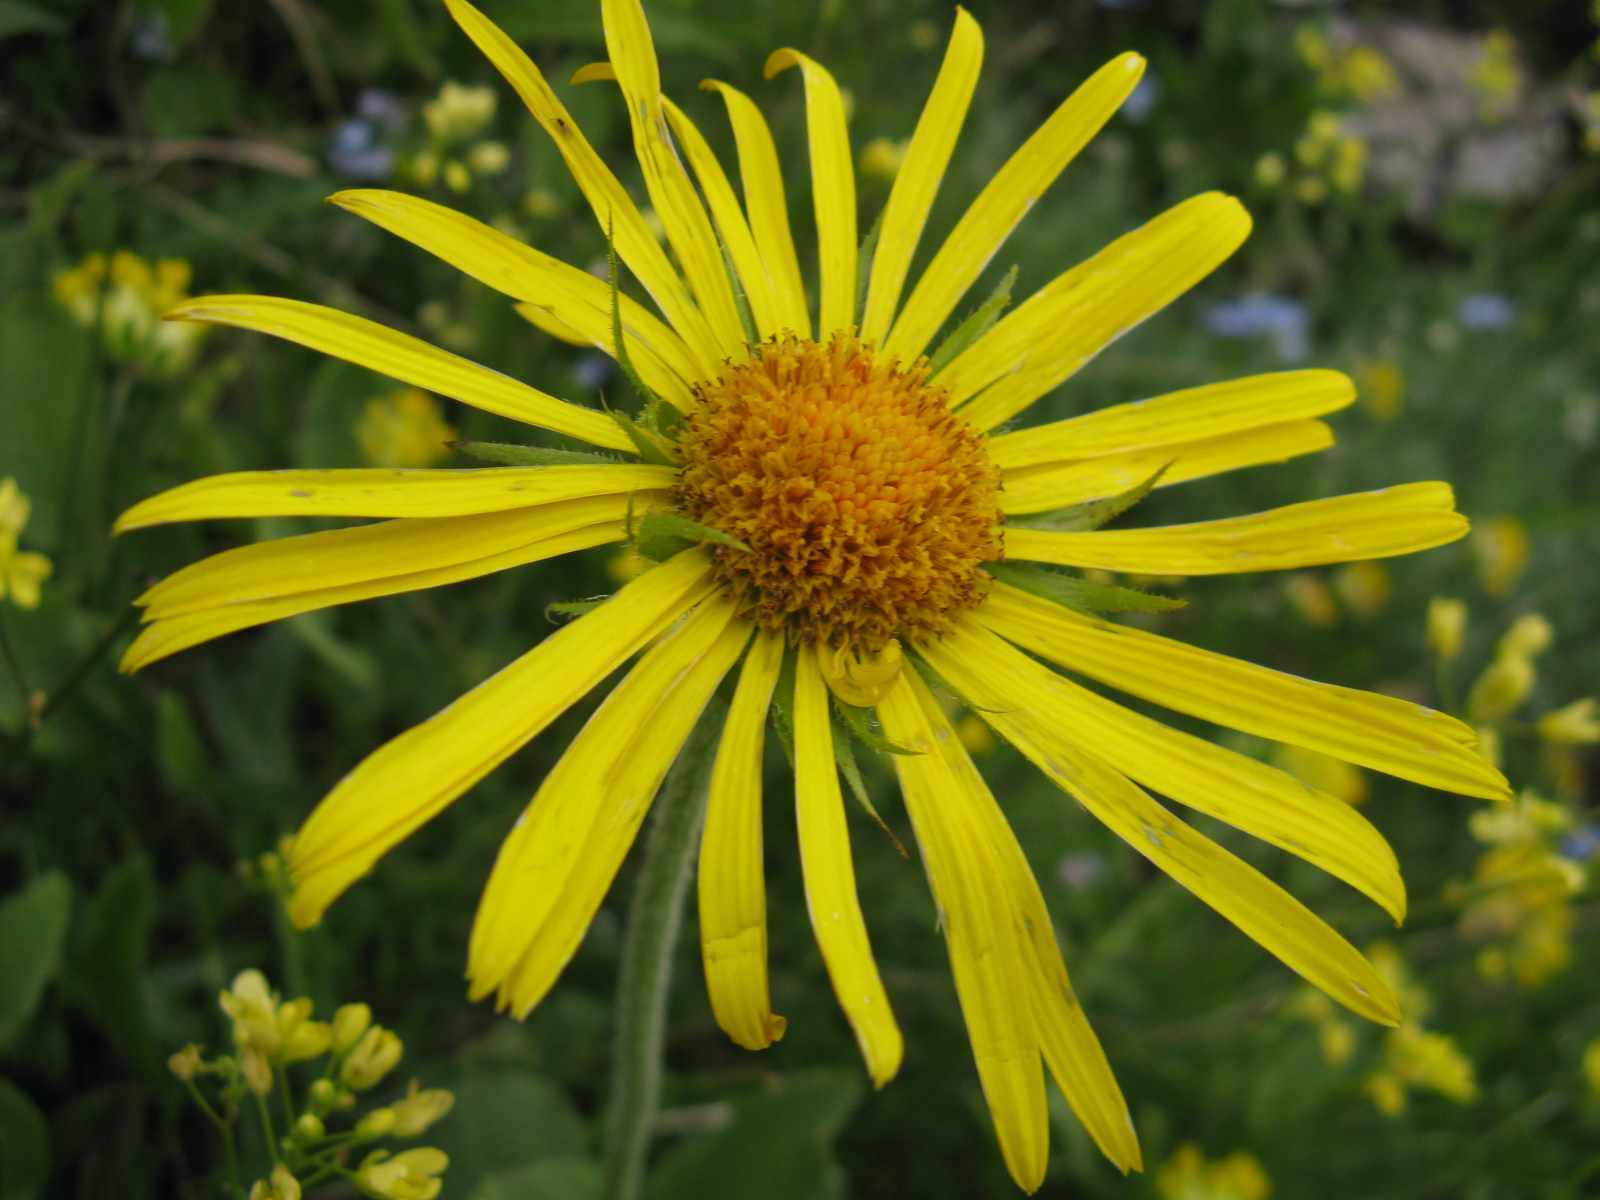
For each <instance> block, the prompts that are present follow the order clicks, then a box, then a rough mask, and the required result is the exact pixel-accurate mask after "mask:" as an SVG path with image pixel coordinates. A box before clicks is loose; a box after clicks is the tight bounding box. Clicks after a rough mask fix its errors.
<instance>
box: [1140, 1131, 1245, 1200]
mask: <svg viewBox="0 0 1600 1200" xmlns="http://www.w3.org/2000/svg"><path fill="white" fill-rule="evenodd" d="M1156 1192H1157V1194H1158V1195H1160V1196H1161V1197H1162V1200H1266V1198H1267V1197H1268V1196H1270V1195H1271V1194H1272V1181H1271V1180H1270V1179H1268V1178H1267V1172H1266V1170H1265V1168H1263V1167H1262V1165H1261V1163H1260V1161H1259V1160H1258V1159H1257V1158H1256V1157H1255V1156H1254V1155H1252V1154H1247V1153H1245V1152H1244V1151H1243V1150H1235V1151H1234V1152H1233V1153H1232V1154H1229V1155H1226V1156H1225V1157H1223V1158H1219V1159H1216V1160H1215V1161H1211V1162H1208V1161H1207V1160H1206V1156H1205V1154H1204V1153H1203V1152H1202V1151H1201V1149H1200V1147H1199V1146H1197V1145H1195V1144H1194V1143H1193V1142H1184V1143H1183V1144H1181V1145H1180V1146H1178V1148H1177V1149H1176V1150H1174V1151H1173V1152H1172V1157H1171V1158H1169V1159H1167V1161H1166V1162H1165V1163H1163V1164H1162V1166H1161V1169H1160V1170H1159V1171H1157V1172H1156Z"/></svg>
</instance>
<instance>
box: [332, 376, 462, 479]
mask: <svg viewBox="0 0 1600 1200" xmlns="http://www.w3.org/2000/svg"><path fill="white" fill-rule="evenodd" d="M356 440H357V441H359V442H360V443H361V451H362V453H363V454H365V455H366V457H367V461H368V462H369V463H371V464H372V465H373V466H375V467H431V466H432V465H433V464H434V463H436V462H438V461H439V460H440V459H442V458H444V457H445V456H446V455H447V454H449V453H450V443H451V442H453V441H455V440H456V431H455V427H454V426H452V425H451V424H450V423H449V422H448V421H446V420H445V419H444V415H443V414H442V413H441V412H440V410H439V402H438V401H437V400H435V399H434V398H433V397H432V396H430V395H429V394H428V393H427V392H424V391H421V390H419V389H417V388H402V389H400V390H399V391H396V392H385V393H384V394H383V395H381V396H374V397H373V398H372V399H370V400H368V401H367V405H366V408H365V409H363V410H362V413H361V419H360V421H359V422H358V423H357V424H356Z"/></svg>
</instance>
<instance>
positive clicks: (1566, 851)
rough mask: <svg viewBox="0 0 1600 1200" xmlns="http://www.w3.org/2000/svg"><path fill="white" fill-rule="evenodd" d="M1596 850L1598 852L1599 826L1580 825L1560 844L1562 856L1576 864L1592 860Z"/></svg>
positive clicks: (1599, 842) (1599, 840) (1599, 845)
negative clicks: (1587, 859)
mask: <svg viewBox="0 0 1600 1200" xmlns="http://www.w3.org/2000/svg"><path fill="white" fill-rule="evenodd" d="M1597 850H1600V826H1597V825H1580V826H1579V827H1578V828H1577V829H1574V830H1573V831H1572V832H1571V833H1569V834H1567V836H1566V839H1565V840H1564V841H1563V842H1562V843H1561V853H1562V855H1563V856H1564V857H1566V858H1570V859H1573V860H1575V861H1577V862H1582V861H1583V860H1584V859H1586V858H1593V857H1594V855H1595V852H1596V851H1597Z"/></svg>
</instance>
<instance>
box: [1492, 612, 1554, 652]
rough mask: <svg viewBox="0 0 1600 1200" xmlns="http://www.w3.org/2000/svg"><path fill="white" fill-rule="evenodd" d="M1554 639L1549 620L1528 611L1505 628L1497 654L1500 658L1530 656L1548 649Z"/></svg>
mask: <svg viewBox="0 0 1600 1200" xmlns="http://www.w3.org/2000/svg"><path fill="white" fill-rule="evenodd" d="M1554 640H1555V630H1554V629H1552V628H1550V622H1549V621H1547V620H1545V619H1544V618H1543V617H1541V616H1540V615H1539V614H1538V613H1528V614H1526V615H1525V616H1521V617H1518V618H1517V619H1516V620H1515V621H1513V622H1512V623H1511V628H1510V629H1508V630H1506V633H1505V636H1504V637H1502V638H1501V639H1500V647H1499V654H1500V657H1502V658H1507V657H1517V658H1532V657H1533V656H1534V655H1536V654H1543V653H1544V652H1545V651H1546V650H1548V649H1549V648H1550V643H1551V642H1552V641H1554Z"/></svg>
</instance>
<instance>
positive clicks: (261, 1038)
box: [217, 968, 281, 1055]
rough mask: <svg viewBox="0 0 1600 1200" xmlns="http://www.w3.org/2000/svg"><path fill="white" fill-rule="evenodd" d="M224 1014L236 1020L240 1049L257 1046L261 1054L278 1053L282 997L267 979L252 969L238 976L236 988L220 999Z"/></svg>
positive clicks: (234, 1038) (225, 993) (235, 983)
mask: <svg viewBox="0 0 1600 1200" xmlns="http://www.w3.org/2000/svg"><path fill="white" fill-rule="evenodd" d="M217 1002H218V1003H219V1004H220V1005H221V1006H222V1011H223V1012H225V1013H227V1014H228V1016H229V1017H231V1018H232V1019H233V1040H234V1043H235V1045H237V1046H238V1047H239V1049H241V1050H243V1049H245V1048H246V1047H247V1046H254V1047H255V1048H256V1049H257V1050H260V1051H261V1053H263V1054H267V1055H271V1054H276V1053H277V1051H278V1044H279V1041H280V1040H281V1039H280V1035H279V1032H278V1017H277V1007H278V998H277V997H276V996H275V995H273V993H272V989H271V988H270V987H269V986H268V985H267V977H266V976H265V975H263V974H262V973H261V972H260V971H257V970H255V969H254V968H251V969H250V970H248V971H240V972H239V974H237V975H236V976H234V979H233V986H232V987H231V988H228V989H227V990H225V991H223V992H222V994H221V995H220V996H218V997H217Z"/></svg>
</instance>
